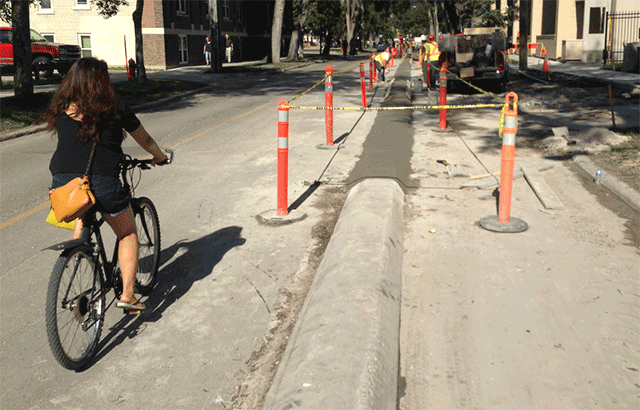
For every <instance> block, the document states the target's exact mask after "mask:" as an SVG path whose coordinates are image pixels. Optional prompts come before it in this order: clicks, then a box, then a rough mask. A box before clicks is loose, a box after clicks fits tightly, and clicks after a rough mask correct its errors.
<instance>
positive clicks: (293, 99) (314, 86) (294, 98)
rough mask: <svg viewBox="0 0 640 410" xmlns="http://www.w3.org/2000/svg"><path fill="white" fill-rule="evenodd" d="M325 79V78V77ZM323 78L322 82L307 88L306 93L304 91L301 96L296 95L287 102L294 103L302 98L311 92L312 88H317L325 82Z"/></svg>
mask: <svg viewBox="0 0 640 410" xmlns="http://www.w3.org/2000/svg"><path fill="white" fill-rule="evenodd" d="M325 78H326V77H325ZM325 78H323V79H322V80H320V81H318V82H317V83H315V84H314V85H313V86H312V87H311V88H309V89H308V90H307V91H304V92H303V93H301V94H298V95H296V96H295V97H293V98H292V99H290V100H289V102H292V101H295V100H297V99H298V98H300V97H302V96H303V95H305V94H307V93H308V92H310V91H311V90H313V89H314V88H316V87H317V86H319V85H320V84H322V83H323V82H324V80H325Z"/></svg>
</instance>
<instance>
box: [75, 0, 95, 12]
mask: <svg viewBox="0 0 640 410" xmlns="http://www.w3.org/2000/svg"><path fill="white" fill-rule="evenodd" d="M73 9H74V10H91V5H90V4H89V0H74V5H73Z"/></svg>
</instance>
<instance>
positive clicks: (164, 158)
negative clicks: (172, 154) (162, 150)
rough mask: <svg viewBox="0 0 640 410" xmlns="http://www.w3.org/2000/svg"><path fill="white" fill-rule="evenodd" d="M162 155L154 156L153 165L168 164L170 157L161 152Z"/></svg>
mask: <svg viewBox="0 0 640 410" xmlns="http://www.w3.org/2000/svg"><path fill="white" fill-rule="evenodd" d="M161 155H162V156H161V157H153V160H152V161H151V165H153V166H154V167H155V166H156V165H166V164H167V163H168V160H169V157H167V156H166V155H164V154H161Z"/></svg>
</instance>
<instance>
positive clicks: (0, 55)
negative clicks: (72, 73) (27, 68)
mask: <svg viewBox="0 0 640 410" xmlns="http://www.w3.org/2000/svg"><path fill="white" fill-rule="evenodd" d="M80 56H81V51H80V47H79V46H77V45H70V44H58V43H52V42H50V41H48V40H47V39H46V38H44V37H43V36H42V35H41V34H40V33H38V32H37V31H35V30H31V58H32V63H33V67H34V70H36V69H37V70H38V74H39V76H40V77H41V78H48V77H51V76H52V75H53V70H54V69H56V70H58V72H59V73H60V74H63V75H64V74H66V72H67V71H69V68H71V65H72V64H73V63H74V62H75V61H76V60H78V59H79V58H80ZM0 64H2V65H10V66H13V31H12V29H11V27H0Z"/></svg>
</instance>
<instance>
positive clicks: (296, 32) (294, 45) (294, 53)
mask: <svg viewBox="0 0 640 410" xmlns="http://www.w3.org/2000/svg"><path fill="white" fill-rule="evenodd" d="M310 2H311V0H302V2H301V3H300V10H298V18H297V19H296V22H295V25H294V29H293V32H292V33H291V43H290V44H289V54H288V55H287V58H289V60H297V59H298V55H299V53H298V50H299V49H301V48H303V47H302V35H303V29H304V23H305V22H306V21H307V16H308V15H309V3H310Z"/></svg>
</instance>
